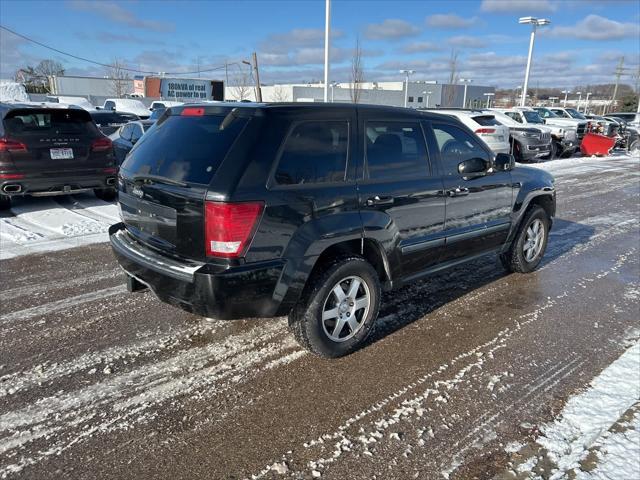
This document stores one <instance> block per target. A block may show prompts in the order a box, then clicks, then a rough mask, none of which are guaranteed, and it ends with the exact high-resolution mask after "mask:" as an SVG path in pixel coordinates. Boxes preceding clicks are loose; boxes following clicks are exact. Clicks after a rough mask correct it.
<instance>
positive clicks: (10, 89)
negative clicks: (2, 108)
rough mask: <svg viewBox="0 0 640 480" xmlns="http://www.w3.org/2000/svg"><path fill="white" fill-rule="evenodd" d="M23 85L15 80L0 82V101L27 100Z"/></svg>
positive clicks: (27, 96)
mask: <svg viewBox="0 0 640 480" xmlns="http://www.w3.org/2000/svg"><path fill="white" fill-rule="evenodd" d="M28 101H29V95H27V91H26V90H25V89H24V86H23V85H21V84H19V83H16V82H7V83H0V102H28Z"/></svg>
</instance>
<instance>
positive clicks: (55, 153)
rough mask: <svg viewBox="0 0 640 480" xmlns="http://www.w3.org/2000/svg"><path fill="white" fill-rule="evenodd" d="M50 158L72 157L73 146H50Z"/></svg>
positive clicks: (62, 158) (65, 158)
mask: <svg viewBox="0 0 640 480" xmlns="http://www.w3.org/2000/svg"><path fill="white" fill-rule="evenodd" d="M49 153H50V154H51V160H67V159H72V158H73V148H51V149H49Z"/></svg>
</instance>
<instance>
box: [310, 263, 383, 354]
mask: <svg viewBox="0 0 640 480" xmlns="http://www.w3.org/2000/svg"><path fill="white" fill-rule="evenodd" d="M370 307H371V294H370V292H369V286H368V285H367V283H366V282H365V281H364V280H363V279H362V278H361V277H358V276H355V275H352V276H349V277H346V278H343V279H342V280H340V281H339V282H337V283H336V284H335V285H334V286H333V288H332V289H331V292H330V293H329V295H328V296H327V298H326V299H325V301H324V305H323V307H322V329H323V330H324V333H325V335H326V336H327V337H328V338H329V340H331V341H333V342H338V343H339V342H345V341H347V340H349V339H350V338H352V337H353V336H354V335H355V334H356V333H358V332H359V331H360V329H361V328H362V326H363V325H364V321H365V319H366V318H367V315H368V314H369V308H370Z"/></svg>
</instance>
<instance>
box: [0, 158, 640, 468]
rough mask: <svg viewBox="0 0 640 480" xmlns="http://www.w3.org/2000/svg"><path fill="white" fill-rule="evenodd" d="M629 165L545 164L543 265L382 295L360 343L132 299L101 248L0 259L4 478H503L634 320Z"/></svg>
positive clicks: (636, 270)
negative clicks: (327, 353) (550, 221)
mask: <svg viewBox="0 0 640 480" xmlns="http://www.w3.org/2000/svg"><path fill="white" fill-rule="evenodd" d="M639 166H640V162H639V159H634V158H629V157H618V158H611V159H607V160H600V159H584V160H582V159H580V160H576V159H570V160H557V161H555V162H553V165H549V166H548V167H545V168H548V169H549V170H550V171H551V172H552V173H553V174H554V175H556V186H557V190H558V214H557V218H556V220H555V224H554V227H553V229H552V232H551V236H550V240H549V245H548V249H547V253H546V256H545V259H544V261H543V264H542V266H541V268H540V269H539V270H538V271H536V272H535V273H533V274H530V275H517V274H511V275H507V274H506V273H505V272H504V270H503V269H502V268H501V267H500V266H499V263H498V261H497V260H496V259H494V258H487V259H483V260H479V261H475V262H473V263H470V264H467V265H465V266H462V267H459V268H456V269H454V270H450V271H447V272H443V273H441V274H439V275H436V276H434V277H431V278H429V279H427V280H424V281H422V282H419V283H416V284H414V285H411V286H409V287H406V288H403V289H402V290H400V291H397V292H393V293H391V294H387V295H385V297H384V299H383V306H382V311H381V313H380V319H379V321H378V328H377V331H376V334H375V336H374V338H373V339H372V340H371V342H370V344H369V345H368V346H367V347H366V348H364V349H362V350H360V351H358V352H357V353H355V354H353V355H351V356H349V357H347V358H343V359H340V360H323V359H319V358H316V357H314V356H313V355H310V354H307V353H305V352H303V351H302V350H301V349H300V348H299V347H298V346H297V345H296V344H295V342H294V341H293V339H292V337H291V336H290V335H289V334H288V332H287V322H286V319H284V318H280V319H272V320H252V319H247V320H242V321H236V322H223V321H215V320H207V319H203V318H199V317H196V316H194V315H190V314H188V313H186V312H182V311H180V310H177V309H174V308H172V307H170V306H167V305H165V304H162V303H160V302H159V301H157V300H156V299H155V298H154V297H153V296H152V294H150V293H148V292H147V293H139V294H128V293H126V291H125V288H124V284H123V276H122V274H121V273H120V271H119V270H118V268H117V265H116V262H115V261H114V259H113V257H112V255H111V251H110V249H109V247H108V245H106V244H97V245H91V246H86V247H80V248H76V249H71V250H64V251H59V252H54V253H49V254H34V255H28V256H23V257H18V258H14V259H10V260H4V261H1V262H0V267H1V274H0V275H1V279H0V280H1V283H2V290H1V291H0V302H1V303H0V305H1V312H2V317H1V318H0V478H29V479H62V478H64V479H67V478H68V479H97V478H100V479H155V478H171V479H193V478H206V479H235V478H252V476H253V477H254V478H313V477H314V476H321V478H328V479H347V478H349V479H351V478H353V479H371V478H378V479H383V478H384V479H407V478H423V479H431V478H433V479H437V478H447V477H448V478H465V479H466V478H493V477H495V476H501V478H508V477H505V472H508V471H509V464H510V461H511V459H510V456H509V455H510V454H509V453H507V452H506V451H505V445H507V444H508V443H510V442H514V441H518V442H521V443H526V442H527V441H529V440H531V439H532V438H534V437H535V435H536V432H537V426H539V425H540V424H541V423H542V422H546V421H548V420H549V419H551V418H553V416H554V415H555V414H557V412H558V411H559V410H560V409H561V407H562V405H563V404H564V402H565V401H566V399H567V398H568V397H569V396H570V395H572V394H574V393H575V392H577V391H579V390H580V389H581V388H583V387H584V386H585V385H586V384H587V383H588V382H589V381H590V380H591V379H592V378H593V377H594V376H595V375H596V374H598V373H599V372H600V371H601V370H602V369H603V368H604V367H606V366H607V365H608V364H610V363H611V362H612V361H613V360H614V359H615V358H617V357H618V356H619V355H620V354H621V353H622V352H623V351H624V349H625V346H624V345H625V342H628V341H629V340H633V339H634V338H637V337H638V334H639V332H640V311H639V304H640V302H639V301H640V262H639V255H638V254H639V250H640V235H639V227H640V223H639V217H640V211H639V205H640V169H639Z"/></svg>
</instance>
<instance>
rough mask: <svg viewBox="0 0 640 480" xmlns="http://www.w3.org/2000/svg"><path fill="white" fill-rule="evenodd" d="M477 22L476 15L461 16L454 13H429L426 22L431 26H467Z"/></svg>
mask: <svg viewBox="0 0 640 480" xmlns="http://www.w3.org/2000/svg"><path fill="white" fill-rule="evenodd" d="M476 23H478V17H472V18H463V17H461V16H459V15H456V14H455V13H449V14H437V15H430V16H428V17H427V18H426V24H427V25H428V26H429V27H432V28H467V27H471V26H472V25H475V24H476Z"/></svg>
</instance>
